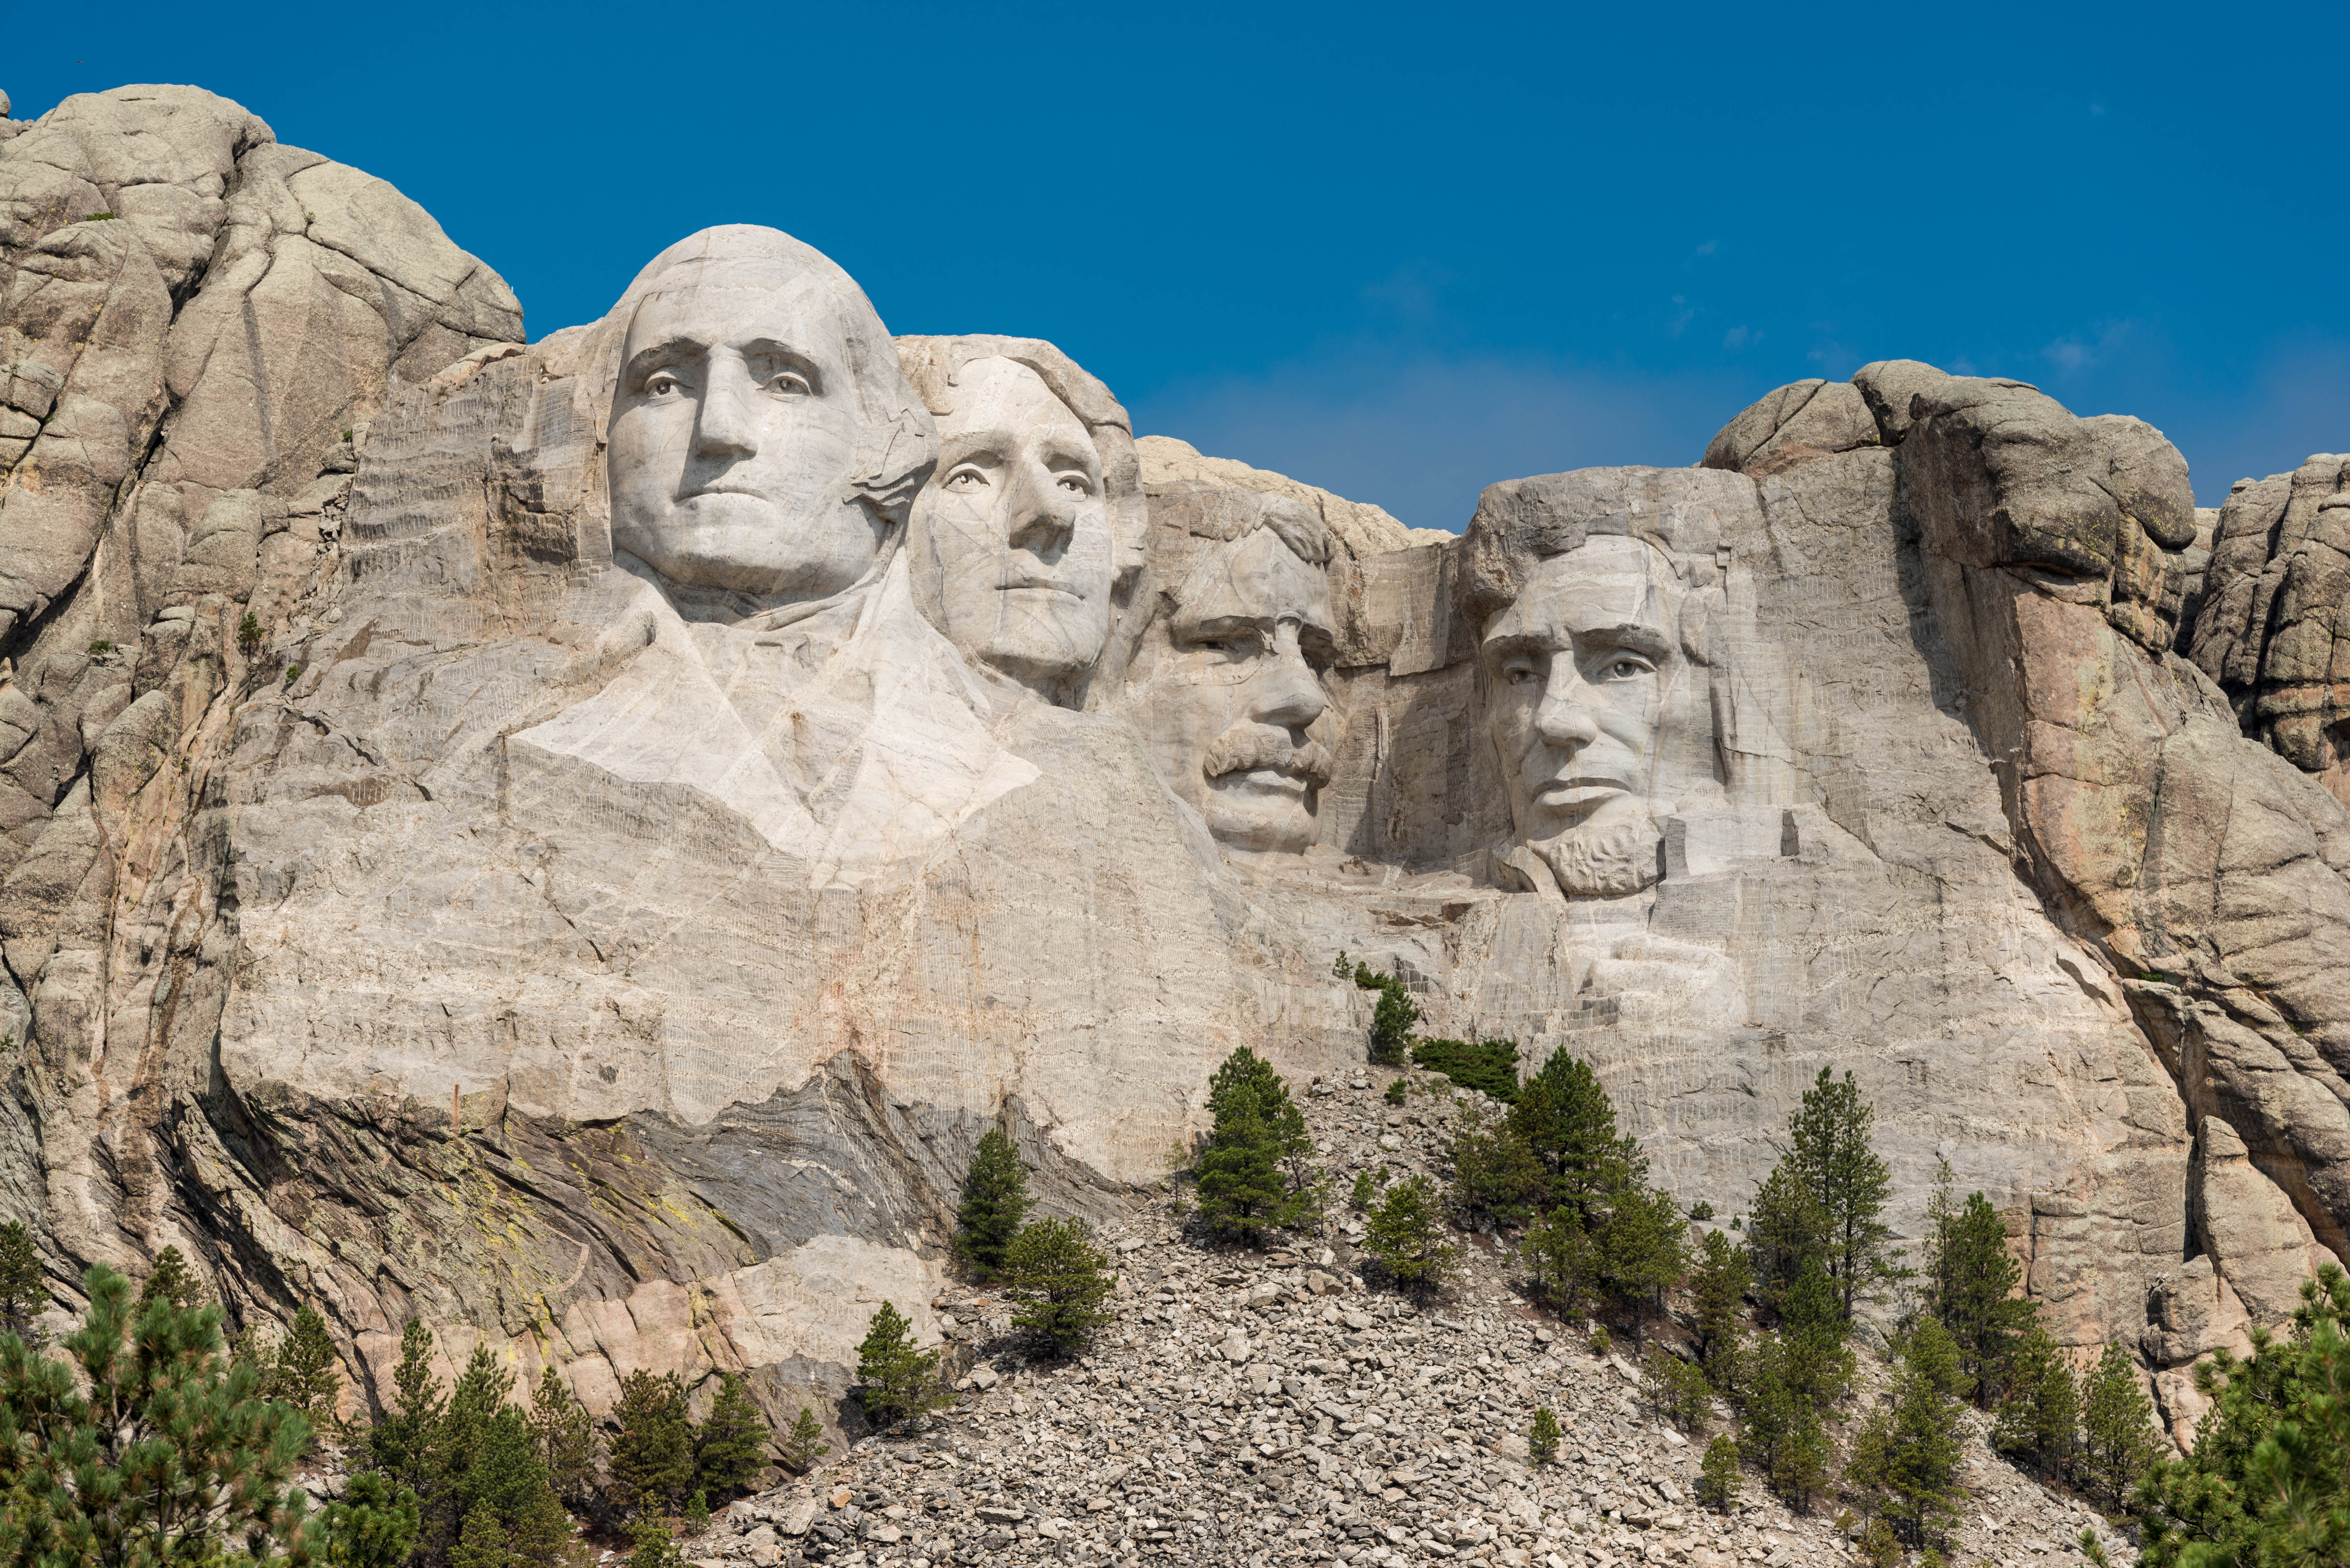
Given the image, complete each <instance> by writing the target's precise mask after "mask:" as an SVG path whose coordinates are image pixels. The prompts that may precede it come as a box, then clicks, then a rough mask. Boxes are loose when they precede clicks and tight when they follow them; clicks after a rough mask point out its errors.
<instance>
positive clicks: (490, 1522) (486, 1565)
mask: <svg viewBox="0 0 2350 1568" xmlns="http://www.w3.org/2000/svg"><path fill="white" fill-rule="evenodd" d="M511 1561H512V1559H511V1556H510V1554H509V1553H508V1552H507V1551H506V1527H505V1523H504V1521H503V1520H501V1519H499V1518H498V1511H497V1510H496V1508H494V1506H492V1505H491V1504H490V1503H488V1502H477V1503H475V1504H474V1505H473V1509H472V1510H471V1511H469V1512H468V1513H467V1514H466V1515H465V1521H464V1524H463V1528H462V1529H461V1530H460V1531H459V1532H458V1536H457V1544H456V1545H454V1546H452V1547H451V1548H450V1549H449V1568H508V1565H509V1563H511Z"/></svg>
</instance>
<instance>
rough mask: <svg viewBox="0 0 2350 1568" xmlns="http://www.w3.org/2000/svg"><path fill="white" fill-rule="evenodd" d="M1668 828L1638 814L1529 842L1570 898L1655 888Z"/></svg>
mask: <svg viewBox="0 0 2350 1568" xmlns="http://www.w3.org/2000/svg"><path fill="white" fill-rule="evenodd" d="M1663 842H1664V834H1663V833H1662V831H1661V830H1659V828H1658V826H1657V825H1656V823H1655V821H1654V820H1652V819H1651V818H1648V817H1645V816H1643V817H1640V818H1639V819H1638V820H1637V821H1633V822H1622V823H1617V824H1616V825H1615V826H1591V827H1585V828H1578V829H1576V830H1575V831H1574V832H1571V833H1562V834H1560V835H1559V836H1557V837H1555V838H1551V839H1545V840H1542V841H1539V842H1535V843H1532V844H1529V845H1527V846H1526V847H1527V848H1529V849H1531V850H1533V851H1534V854H1535V855H1537V856H1539V857H1541V859H1542V862H1543V864H1544V865H1545V866H1547V867H1550V870H1551V875H1552V876H1554V877H1557V878H1558V888H1559V891H1560V892H1562V893H1565V895H1566V896H1567V897H1568V898H1622V897H1624V896H1625V895H1626V894H1628V893H1638V892H1639V891H1640V890H1641V889H1643V888H1653V887H1655V886H1656V884H1657V881H1658V879H1659V877H1661V876H1662V875H1663V870H1662V867H1661V865H1660V859H1661V857H1660V856H1659V853H1658V851H1659V846H1661V845H1662V844H1663Z"/></svg>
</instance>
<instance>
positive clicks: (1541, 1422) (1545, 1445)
mask: <svg viewBox="0 0 2350 1568" xmlns="http://www.w3.org/2000/svg"><path fill="white" fill-rule="evenodd" d="M1558 1439H1559V1430H1558V1417H1556V1416H1554V1415H1552V1414H1551V1413H1550V1407H1549V1406H1547V1405H1537V1406H1536V1407H1534V1425H1533V1427H1531V1428H1528V1430H1527V1432H1526V1453H1527V1455H1528V1456H1529V1457H1530V1458H1531V1459H1533V1460H1534V1463H1536V1464H1538V1465H1555V1464H1556V1463H1558Z"/></svg>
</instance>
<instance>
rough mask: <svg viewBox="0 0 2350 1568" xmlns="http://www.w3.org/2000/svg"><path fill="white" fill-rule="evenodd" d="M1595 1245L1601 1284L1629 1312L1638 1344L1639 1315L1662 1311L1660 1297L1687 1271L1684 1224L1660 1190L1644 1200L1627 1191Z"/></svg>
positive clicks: (1615, 1203)
mask: <svg viewBox="0 0 2350 1568" xmlns="http://www.w3.org/2000/svg"><path fill="white" fill-rule="evenodd" d="M1594 1241H1595V1242H1596V1247H1597V1251H1598V1263H1599V1281H1600V1284H1601V1286H1602V1288H1603V1289H1605V1290H1606V1291H1607V1293H1608V1294H1609V1295H1611V1296H1613V1297H1614V1298H1616V1299H1617V1301H1619V1302H1622V1303H1626V1304H1627V1305H1628V1306H1629V1307H1630V1308H1631V1309H1632V1334H1633V1337H1634V1338H1635V1339H1638V1337H1639V1333H1640V1323H1641V1318H1642V1315H1643V1312H1644V1310H1645V1309H1646V1308H1648V1307H1649V1306H1653V1307H1655V1309H1656V1310H1657V1311H1659V1312H1662V1311H1663V1310H1664V1305H1665V1293H1666V1292H1667V1291H1668V1290H1670V1289H1671V1288H1672V1287H1673V1286H1675V1285H1677V1284H1679V1282H1681V1279H1682V1278H1683V1276H1685V1275H1686V1274H1687V1273H1688V1272H1689V1221H1688V1220H1686V1219H1684V1218H1682V1215H1681V1210H1680V1205H1679V1203H1677V1202H1675V1201H1674V1200H1673V1195H1672V1194H1671V1193H1669V1192H1668V1191H1666V1190H1665V1189H1663V1188H1661V1187H1659V1188H1658V1189H1655V1190H1654V1191H1652V1192H1650V1193H1648V1195H1647V1196H1646V1197H1643V1196H1642V1195H1641V1194H1640V1193H1639V1192H1638V1190H1637V1189H1627V1190H1624V1191H1622V1192H1620V1193H1618V1194H1617V1195H1616V1196H1615V1198H1614V1200H1613V1202H1612V1203H1611V1204H1610V1205H1609V1207H1608V1210H1607V1218H1606V1219H1605V1220H1603V1221H1602V1222H1601V1224H1600V1225H1599V1227H1598V1231H1597V1234H1596V1236H1595V1237H1594Z"/></svg>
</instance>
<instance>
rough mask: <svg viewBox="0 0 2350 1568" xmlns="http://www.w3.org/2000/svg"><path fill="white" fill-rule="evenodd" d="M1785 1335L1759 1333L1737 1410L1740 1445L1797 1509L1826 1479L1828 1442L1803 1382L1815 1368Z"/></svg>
mask: <svg viewBox="0 0 2350 1568" xmlns="http://www.w3.org/2000/svg"><path fill="white" fill-rule="evenodd" d="M1788 1338H1789V1336H1788V1335H1787V1334H1785V1333H1779V1334H1757V1335H1756V1336H1755V1338H1754V1345H1753V1348H1752V1353H1751V1355H1749V1357H1748V1371H1747V1376H1746V1380H1745V1383H1744V1386H1742V1389H1741V1390H1740V1399H1739V1409H1740V1414H1741V1415H1742V1417H1744V1426H1743V1428H1742V1430H1741V1432H1740V1433H1739V1438H1738V1442H1739V1449H1740V1451H1741V1452H1742V1454H1743V1455H1744V1456H1745V1458H1746V1459H1747V1460H1748V1461H1749V1462H1751V1463H1752V1465H1753V1466H1754V1467H1755V1468H1756V1469H1759V1470H1761V1471H1762V1472H1763V1479H1764V1480H1766V1481H1767V1482H1768V1483H1769V1484H1770V1487H1771V1490H1773V1491H1775V1492H1777V1493H1778V1494H1779V1495H1780V1496H1782V1497H1783V1498H1785V1499H1786V1500H1787V1501H1789V1502H1791V1503H1793V1504H1794V1505H1795V1506H1796V1507H1797V1508H1798V1509H1802V1508H1807V1507H1809V1506H1810V1503H1811V1498H1812V1494H1813V1493H1814V1492H1815V1491H1817V1490H1819V1489H1820V1487H1821V1486H1822V1485H1823V1484H1825V1481H1826V1480H1827V1461H1828V1442H1827V1432H1826V1428H1825V1426H1824V1425H1823V1424H1822V1421H1821V1416H1820V1412H1821V1406H1820V1404H1819V1403H1818V1402H1817V1401H1815V1400H1814V1397H1812V1394H1811V1392H1810V1390H1809V1389H1808V1388H1807V1387H1806V1386H1805V1385H1806V1384H1807V1383H1808V1382H1809V1381H1810V1380H1811V1379H1812V1376H1813V1375H1814V1372H1815V1371H1816V1369H1815V1368H1814V1367H1811V1366H1807V1365H1806V1358H1805V1355H1804V1352H1803V1350H1802V1348H1801V1347H1799V1346H1791V1345H1789V1343H1788Z"/></svg>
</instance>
